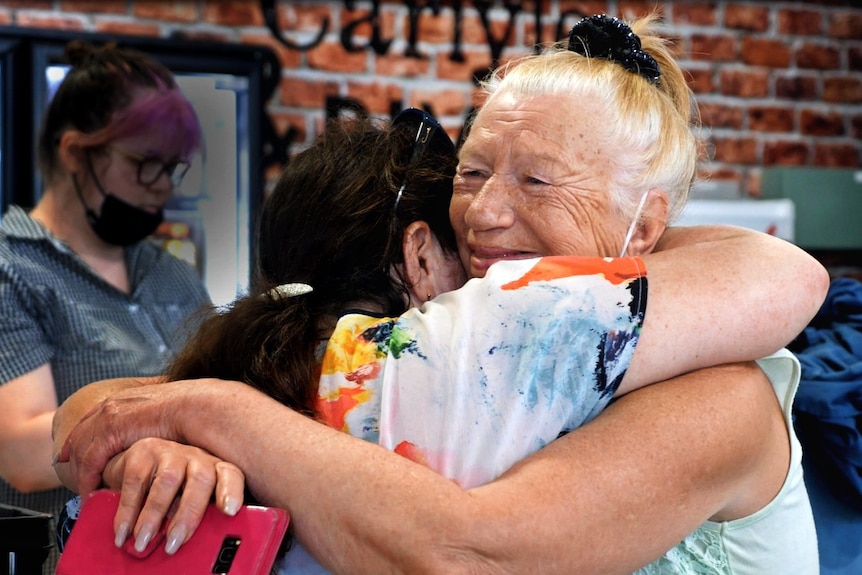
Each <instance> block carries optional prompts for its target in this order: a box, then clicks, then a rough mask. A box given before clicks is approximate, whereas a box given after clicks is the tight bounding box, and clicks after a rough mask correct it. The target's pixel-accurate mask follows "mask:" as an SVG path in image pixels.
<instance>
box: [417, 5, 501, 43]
mask: <svg viewBox="0 0 862 575" xmlns="http://www.w3.org/2000/svg"><path fill="white" fill-rule="evenodd" d="M407 24H408V23H407V22H406V21H405V26H404V29H405V30H407V28H408V25H407ZM505 24H506V23H505V22H503V21H494V22H493V24H492V29H494V37H495V38H502V37H503V32H504V30H505ZM416 26H417V28H418V32H417V33H418V38H419V41H420V42H427V43H430V44H447V45H448V44H451V43H452V40H453V37H452V34H453V30H454V28H455V19H454V12H452V10H450V9H447V10H441V11H440V15H439V16H434V14H433V12H432V11H431V10H423V11H422V12H421V13H420V14H419V20H418V21H417V22H416ZM512 40H513V39H512V38H510V39H509V42H507V44H509V43H511V41H512Z"/></svg>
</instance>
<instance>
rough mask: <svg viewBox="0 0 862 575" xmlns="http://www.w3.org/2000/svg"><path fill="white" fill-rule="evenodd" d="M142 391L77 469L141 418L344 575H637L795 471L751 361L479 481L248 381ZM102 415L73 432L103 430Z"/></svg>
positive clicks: (657, 396)
mask: <svg viewBox="0 0 862 575" xmlns="http://www.w3.org/2000/svg"><path fill="white" fill-rule="evenodd" d="M135 392H136V393H137V394H138V395H135V396H129V395H130V394H121V395H126V397H124V398H122V399H119V398H115V399H111V400H109V401H108V402H106V404H104V405H103V406H101V408H100V414H101V415H102V416H103V417H101V418H100V419H101V422H100V427H99V428H98V429H99V433H101V434H102V435H103V436H104V437H105V442H104V443H103V444H101V445H96V444H87V442H81V444H82V445H84V444H87V448H86V449H84V450H83V451H82V452H81V453H77V454H76V460H77V461H78V463H76V464H75V465H76V469H77V471H79V472H84V473H83V475H87V473H85V469H84V467H81V464H84V465H91V466H92V468H93V469H100V468H101V466H102V465H103V464H104V461H103V456H104V453H103V454H99V453H97V451H98V450H100V449H105V445H109V446H110V447H108V448H107V449H108V450H111V449H116V448H122V447H124V446H125V445H126V443H127V442H128V441H129V440H130V439H131V438H129V437H123V436H128V434H129V433H130V431H129V429H128V426H127V425H125V424H124V422H128V421H129V419H131V418H134V420H135V421H138V422H139V423H140V424H141V425H142V427H145V428H146V430H145V433H149V434H156V435H161V436H171V437H174V438H176V439H179V440H181V441H186V442H190V443H193V444H196V445H200V446H201V447H203V448H204V449H207V450H208V451H211V452H213V453H215V454H216V455H217V456H218V457H220V458H222V459H225V460H228V461H233V462H235V463H237V465H238V466H239V467H240V468H241V469H242V471H243V472H244V473H245V475H246V477H247V480H248V483H249V486H250V487H251V489H252V491H253V492H254V493H255V494H256V495H257V496H258V497H259V498H261V500H263V501H264V502H266V503H269V504H273V505H279V506H283V507H285V508H287V509H289V510H290V512H291V515H292V524H293V525H294V528H295V533H296V536H297V537H298V538H299V539H300V541H302V543H303V544H304V545H305V546H306V547H307V548H308V549H309V550H310V551H311V552H312V553H313V554H314V555H316V556H317V557H319V558H321V559H322V560H323V562H324V563H325V564H326V565H327V567H329V568H331V569H332V570H333V571H334V572H336V573H359V572H362V573H368V572H375V573H384V572H385V573H423V572H427V573H434V572H441V573H458V572H469V573H486V572H487V573H535V572H537V570H539V571H541V572H542V573H548V574H553V573H573V572H587V573H603V572H608V573H614V572H620V573H623V572H631V571H632V569H634V568H636V567H638V566H640V565H642V564H645V563H647V562H649V561H651V560H652V559H654V558H655V557H657V556H658V555H660V554H661V553H662V552H663V551H665V550H666V549H667V548H669V547H671V546H672V545H673V544H675V542H676V541H678V540H679V539H680V538H682V537H683V536H684V535H685V534H687V533H688V532H690V531H691V530H693V529H694V528H695V527H696V526H697V525H699V524H700V523H702V522H703V521H704V520H706V519H707V518H710V517H716V518H721V517H723V516H725V515H727V514H730V515H733V514H734V513H737V514H742V513H746V512H750V511H752V510H753V509H757V508H758V507H759V506H762V505H763V504H764V503H765V502H766V501H769V500H770V498H771V497H772V496H774V494H775V493H776V492H777V490H778V489H779V487H780V485H781V482H782V481H783V478H784V473H785V472H786V468H787V467H786V457H787V452H786V450H787V447H786V443H787V439H786V437H787V435H786V429H785V428H784V425H783V420H782V418H781V413H780V410H779V409H778V407H777V402H776V400H775V396H774V393H773V392H772V389H771V387H770V386H769V384H768V382H767V381H766V380H765V378H764V377H763V375H762V372H760V370H759V369H757V368H756V367H754V366H751V365H734V366H725V367H722V368H715V369H711V370H703V371H701V372H698V373H696V374H690V375H688V376H685V377H682V378H679V379H677V380H674V381H671V382H665V383H661V384H657V385H654V386H649V387H647V388H645V389H643V390H639V391H637V392H635V393H632V394H630V395H628V396H626V397H624V398H622V399H621V400H619V401H618V402H616V403H615V404H614V405H612V406H611V407H610V408H609V409H608V410H607V411H606V412H605V413H603V414H602V415H600V416H599V417H598V418H597V419H596V420H594V421H593V422H592V423H590V424H588V425H586V426H584V427H583V428H581V429H579V430H576V431H573V432H572V433H570V434H569V435H567V436H566V437H564V438H562V439H560V440H558V441H556V442H554V443H553V444H551V445H550V446H548V447H546V448H545V449H543V450H541V451H539V452H538V453H536V454H534V455H532V456H530V457H529V458H527V459H526V460H524V461H523V462H522V463H520V464H518V465H516V466H515V467H514V468H513V469H512V470H510V471H509V472H507V473H506V474H504V475H503V476H502V477H501V478H499V479H498V480H496V481H494V482H492V483H490V484H488V485H486V486H483V487H479V488H476V489H474V490H471V491H468V492H465V491H462V490H461V489H460V488H458V487H457V486H456V485H455V484H454V483H452V482H451V481H448V480H446V479H444V478H443V477H441V476H439V475H438V474H436V473H434V472H433V471H431V470H429V469H426V468H424V467H421V466H419V465H416V464H414V463H412V462H410V461H408V460H407V459H404V458H402V457H399V456H398V455H395V454H393V453H390V452H388V451H386V450H384V449H382V448H381V447H379V446H376V445H373V444H371V443H367V442H363V441H361V440H358V439H355V438H352V437H350V436H348V435H346V434H343V433H340V432H337V431H334V430H332V429H329V428H327V427H325V426H323V425H321V424H318V423H316V422H314V421H312V420H309V419H307V418H304V417H302V416H300V415H297V414H295V413H293V412H291V411H289V410H288V409H286V408H284V407H283V406H281V405H280V404H278V403H277V402H275V401H273V400H272V399H270V398H268V397H266V396H264V395H262V394H260V393H258V392H257V391H255V390H253V389H251V388H249V387H248V386H244V385H242V384H238V383H231V382H220V381H211V380H202V381H199V382H197V383H196V384H195V385H192V386H189V385H184V384H182V383H179V384H165V385H159V386H149V387H148V388H141V389H140V390H135ZM142 397H147V398H149V400H148V401H141V399H142ZM153 399H156V400H158V401H152V400H153ZM226 405H230V406H231V409H230V413H229V415H228V414H227V412H226V410H225V406H226ZM706 406H709V407H708V409H707V408H706ZM693 413H697V414H698V416H697V417H691V414H693ZM89 423H90V420H89V419H88V420H86V421H84V422H83V423H82V426H81V427H79V428H78V429H76V430H75V431H74V432H73V435H78V436H79V437H88V436H91V434H92V433H93V432H94V429H90V428H88V427H87V426H88V424H89ZM225 437H229V438H230V441H225ZM273 438H278V441H274V440H273ZM776 454H777V455H776ZM776 457H778V458H779V459H780V461H778V464H777V465H776ZM95 473H96V475H98V471H97V472H95ZM765 476H766V477H768V478H769V480H768V481H764V480H763V478H764V477H765ZM273 478H278V480H277V481H276V480H273ZM654 486H660V487H654ZM621 541H624V542H625V544H624V545H621V544H620V542H621Z"/></svg>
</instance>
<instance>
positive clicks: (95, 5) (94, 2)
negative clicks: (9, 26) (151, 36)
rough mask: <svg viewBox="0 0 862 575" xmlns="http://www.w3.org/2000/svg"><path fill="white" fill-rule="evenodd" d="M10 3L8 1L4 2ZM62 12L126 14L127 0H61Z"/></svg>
mask: <svg viewBox="0 0 862 575" xmlns="http://www.w3.org/2000/svg"><path fill="white" fill-rule="evenodd" d="M4 4H8V2H4ZM60 12H99V13H102V14H125V13H126V2H125V0H76V1H73V0H61V2H60Z"/></svg>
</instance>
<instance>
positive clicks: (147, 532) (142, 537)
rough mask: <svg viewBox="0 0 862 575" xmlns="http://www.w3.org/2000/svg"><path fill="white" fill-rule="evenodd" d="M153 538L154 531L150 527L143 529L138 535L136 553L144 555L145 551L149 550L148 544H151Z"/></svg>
mask: <svg viewBox="0 0 862 575" xmlns="http://www.w3.org/2000/svg"><path fill="white" fill-rule="evenodd" d="M152 538H153V531H152V530H151V529H150V528H149V527H144V528H143V529H141V531H140V533H138V537H137V539H135V551H137V552H138V553H143V552H144V549H146V548H147V543H149V542H150V539H152Z"/></svg>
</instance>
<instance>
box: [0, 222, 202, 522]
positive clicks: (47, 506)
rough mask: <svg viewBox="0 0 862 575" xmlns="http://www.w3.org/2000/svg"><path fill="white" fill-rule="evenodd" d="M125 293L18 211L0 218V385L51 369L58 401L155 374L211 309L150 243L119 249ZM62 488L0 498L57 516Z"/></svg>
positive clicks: (3, 488)
mask: <svg viewBox="0 0 862 575" xmlns="http://www.w3.org/2000/svg"><path fill="white" fill-rule="evenodd" d="M126 265H127V268H128V272H129V280H130V285H131V293H128V294H127V293H124V292H122V291H120V290H118V289H117V288H115V287H114V286H112V285H111V284H109V283H108V282H107V281H105V280H104V279H103V278H102V277H100V276H99V275H97V274H96V273H95V272H94V271H93V270H92V268H90V267H89V266H88V265H87V264H86V263H85V262H84V261H83V260H82V259H81V258H80V257H79V256H78V255H77V254H76V253H75V252H73V251H72V250H71V249H70V248H69V247H68V246H67V245H66V244H65V243H63V242H61V241H60V240H58V239H57V238H56V237H54V236H53V235H52V234H51V233H50V232H49V231H48V230H47V229H46V228H45V227H44V226H42V225H41V224H40V223H39V222H38V221H36V220H34V219H33V218H31V217H30V216H29V215H28V214H27V213H25V211H24V210H23V209H21V208H19V207H16V206H11V207H10V208H9V210H8V211H7V212H6V214H5V215H4V216H3V219H2V222H0V385H2V384H3V383H5V382H8V381H11V380H13V379H15V378H18V377H20V376H22V375H24V374H26V373H29V372H31V371H33V370H34V369H36V368H38V367H40V366H43V365H45V364H50V365H51V373H52V375H53V378H54V386H55V389H56V392H57V401H58V402H60V403H62V402H63V401H64V400H65V399H66V398H67V397H69V395H71V394H72V393H74V392H75V391H77V390H78V389H79V388H81V387H82V386H84V385H86V384H88V383H90V382H93V381H98V380H101V379H108V378H114V377H127V376H150V375H157V374H159V373H162V372H163V371H164V369H165V367H166V364H167V361H168V360H169V359H170V356H171V354H172V353H173V352H176V351H177V350H178V349H179V348H180V347H181V346H182V344H183V343H184V341H185V339H186V336H187V335H188V334H189V333H190V332H191V331H192V329H193V327H194V326H193V323H194V322H193V321H191V320H190V319H189V318H194V312H195V311H197V310H198V309H200V308H202V307H203V306H205V305H207V304H209V301H210V300H209V296H208V294H207V292H206V289H205V287H204V285H203V283H202V282H201V280H200V278H199V276H198V275H197V272H195V270H194V269H193V268H192V267H191V266H189V265H188V264H187V263H185V262H183V261H181V260H179V259H178V258H176V257H174V256H172V255H170V254H169V253H167V252H166V251H164V250H163V249H161V248H160V247H159V246H158V245H156V244H155V243H153V242H150V241H143V242H140V243H138V244H136V245H133V246H131V247H128V248H126ZM71 495H72V494H71V492H69V491H67V490H65V489H55V490H52V491H43V492H39V493H34V494H29V495H24V494H21V493H18V492H17V491H16V490H14V489H13V488H12V487H11V486H9V485H8V484H7V483H6V482H5V481H2V480H0V502H3V503H6V504H10V505H16V506H19V507H25V508H27V509H33V510H37V511H43V512H46V513H53V514H56V513H58V512H59V511H60V509H61V507H62V506H63V504H64V503H65V502H66V501H67V500H68V499H69V498H70V497H71Z"/></svg>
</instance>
